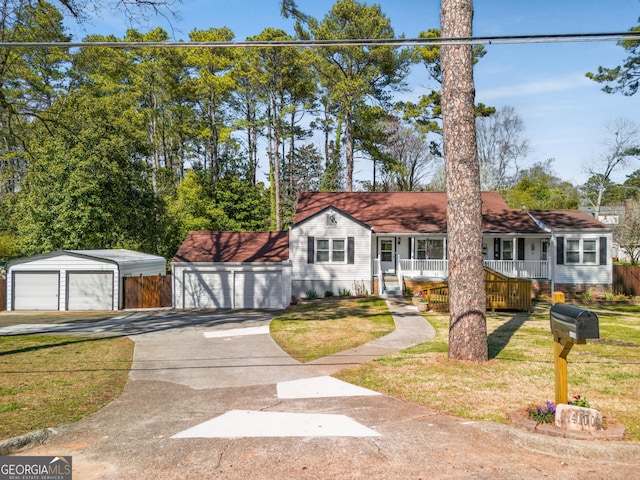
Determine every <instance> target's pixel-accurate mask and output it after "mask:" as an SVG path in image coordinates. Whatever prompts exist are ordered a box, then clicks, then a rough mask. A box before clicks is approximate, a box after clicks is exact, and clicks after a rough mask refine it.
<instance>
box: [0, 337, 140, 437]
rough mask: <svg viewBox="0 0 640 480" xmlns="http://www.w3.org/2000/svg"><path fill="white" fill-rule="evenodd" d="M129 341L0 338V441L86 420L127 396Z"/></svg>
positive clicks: (124, 339)
mask: <svg viewBox="0 0 640 480" xmlns="http://www.w3.org/2000/svg"><path fill="white" fill-rule="evenodd" d="M132 361H133V342H132V341H131V340H129V339H128V338H124V337H121V338H101V339H100V338H80V337H63V336H50V335H15V336H2V337H0V439H7V438H12V437H15V436H18V435H21V434H23V433H27V432H31V431H34V430H40V429H44V428H48V427H56V426H58V425H61V424H64V423H69V422H72V421H75V420H78V419H80V418H82V417H85V416H87V415H89V414H91V413H93V412H95V411H96V410H99V409H100V408H102V407H103V406H105V405H107V404H108V403H110V402H111V401H113V400H114V399H115V398H117V397H118V395H120V393H122V390H123V389H124V387H125V385H126V382H127V378H128V376H129V370H130V368H131V363H132Z"/></svg>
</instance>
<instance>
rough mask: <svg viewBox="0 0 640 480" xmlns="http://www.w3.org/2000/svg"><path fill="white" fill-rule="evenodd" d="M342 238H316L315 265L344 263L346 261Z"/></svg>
mask: <svg viewBox="0 0 640 480" xmlns="http://www.w3.org/2000/svg"><path fill="white" fill-rule="evenodd" d="M345 244H346V242H345V239H344V238H318V239H316V262H317V263H326V262H332V263H344V262H345V259H346V252H345Z"/></svg>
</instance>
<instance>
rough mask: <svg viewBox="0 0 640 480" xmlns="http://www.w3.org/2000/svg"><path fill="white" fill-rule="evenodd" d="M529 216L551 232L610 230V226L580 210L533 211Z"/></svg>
mask: <svg viewBox="0 0 640 480" xmlns="http://www.w3.org/2000/svg"><path fill="white" fill-rule="evenodd" d="M531 215H533V216H534V217H536V218H537V219H538V220H540V221H541V222H542V223H544V224H545V225H546V226H547V227H549V228H551V229H553V230H562V229H570V230H573V229H576V228H579V229H583V230H588V229H610V228H611V226H610V225H605V224H604V223H602V222H600V221H598V220H596V219H595V218H594V217H593V216H591V215H589V214H588V213H586V212H582V211H580V210H533V211H531Z"/></svg>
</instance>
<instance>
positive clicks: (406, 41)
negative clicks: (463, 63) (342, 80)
mask: <svg viewBox="0 0 640 480" xmlns="http://www.w3.org/2000/svg"><path fill="white" fill-rule="evenodd" d="M623 40H632V41H633V40H637V41H639V42H640V31H628V32H612V33H567V34H551V35H509V36H487V37H455V38H443V37H431V38H380V39H377V38H376V39H341V40H284V41H278V40H276V41H239V42H0V48H52V47H60V48H87V47H99V48H152V47H153V48H155V47H162V48H251V47H253V48H255V47H366V46H379V45H384V46H396V47H401V46H427V45H506V44H526V43H565V42H604V41H623Z"/></svg>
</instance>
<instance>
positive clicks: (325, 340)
mask: <svg viewBox="0 0 640 480" xmlns="http://www.w3.org/2000/svg"><path fill="white" fill-rule="evenodd" d="M394 328H395V326H394V323H393V317H392V316H391V314H390V312H389V309H388V308H387V305H386V303H385V301H384V300H382V299H378V298H375V297H362V298H355V299H337V298H336V299H333V298H331V299H325V300H321V301H314V302H305V303H301V304H299V305H296V306H294V307H292V308H290V309H289V310H288V311H287V312H286V313H285V314H284V315H282V316H280V317H278V318H276V319H274V320H273V321H272V322H271V336H272V337H273V338H274V340H275V341H276V342H277V343H278V344H280V346H281V347H282V348H283V350H285V351H286V352H287V353H288V354H289V355H291V356H292V357H293V358H295V359H297V360H299V361H301V362H310V361H312V360H315V359H317V358H322V357H325V356H327V355H331V354H333V353H337V352H341V351H344V350H348V349H350V348H353V347H357V346H359V345H363V344H365V343H368V342H370V341H372V340H375V339H376V338H379V337H382V336H384V335H387V334H388V333H390V332H391V331H393V330H394Z"/></svg>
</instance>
